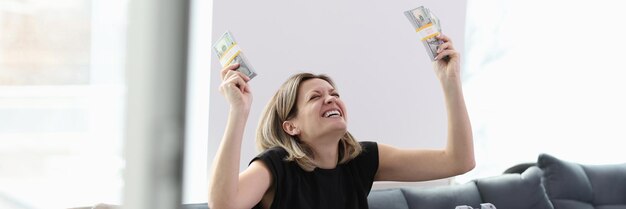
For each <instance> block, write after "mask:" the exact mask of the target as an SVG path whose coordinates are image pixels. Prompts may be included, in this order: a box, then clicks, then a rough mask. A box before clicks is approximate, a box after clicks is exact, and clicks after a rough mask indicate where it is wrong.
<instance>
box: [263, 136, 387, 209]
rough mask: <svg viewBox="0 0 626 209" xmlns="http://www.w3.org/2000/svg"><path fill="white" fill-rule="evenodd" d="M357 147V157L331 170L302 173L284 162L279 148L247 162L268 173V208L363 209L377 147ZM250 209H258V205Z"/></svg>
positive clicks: (284, 152)
mask: <svg viewBox="0 0 626 209" xmlns="http://www.w3.org/2000/svg"><path fill="white" fill-rule="evenodd" d="M360 144H361V146H362V147H363V151H362V152H361V153H360V154H359V156H357V157H356V158H354V159H352V160H350V161H348V162H347V163H344V164H339V165H337V167H335V168H334V169H321V168H315V169H314V170H313V171H311V172H308V171H306V170H303V169H302V168H300V166H298V164H297V163H296V162H294V161H291V162H288V161H285V160H284V159H285V157H286V156H287V151H285V150H284V149H283V148H281V147H273V148H270V149H268V150H265V151H264V152H263V153H261V154H259V155H258V156H257V157H255V158H254V159H252V161H251V162H250V163H252V162H254V161H255V160H262V162H263V163H265V165H266V166H267V167H268V168H269V170H270V172H271V174H272V178H273V186H274V188H275V193H274V200H273V202H272V205H271V207H270V209H367V208H368V206H367V195H368V194H369V192H370V189H371V188H372V183H373V182H374V175H376V171H377V170H378V144H376V143H375V142H360ZM254 209H262V206H261V204H260V203H259V204H257V205H256V206H255V207H254Z"/></svg>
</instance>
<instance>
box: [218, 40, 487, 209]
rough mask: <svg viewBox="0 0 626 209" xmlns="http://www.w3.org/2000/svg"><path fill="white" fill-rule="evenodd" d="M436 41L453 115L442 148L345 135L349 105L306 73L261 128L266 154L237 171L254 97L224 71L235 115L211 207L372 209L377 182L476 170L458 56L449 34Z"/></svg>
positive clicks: (268, 111)
mask: <svg viewBox="0 0 626 209" xmlns="http://www.w3.org/2000/svg"><path fill="white" fill-rule="evenodd" d="M438 38H439V39H441V40H443V42H444V43H443V44H442V45H441V46H440V47H439V49H438V55H437V57H436V61H435V62H434V68H435V74H436V75H437V78H438V79H439V81H440V83H441V85H442V88H443V90H444V96H445V102H446V108H447V112H448V139H447V140H448V141H447V146H446V147H445V149H443V150H420V149H400V148H397V147H393V146H390V145H385V144H377V143H375V142H357V141H356V140H355V139H354V138H353V137H352V135H351V134H350V133H349V132H348V131H347V116H348V114H347V112H346V107H345V106H344V104H343V102H342V101H341V99H340V97H339V94H338V92H337V90H336V89H335V86H334V84H333V82H332V80H330V78H328V77H326V76H324V75H313V74H307V73H301V74H297V75H294V76H292V77H291V78H290V79H289V80H287V81H286V82H285V83H284V84H283V85H282V86H281V88H280V89H279V90H278V92H277V93H276V94H275V95H274V97H273V98H272V99H271V100H270V102H269V103H268V105H267V107H266V108H265V111H264V113H263V116H262V118H261V120H260V122H259V127H258V129H257V144H258V145H259V147H260V148H261V149H263V150H264V151H263V152H262V153H261V154H260V155H259V156H257V157H256V158H254V159H253V160H252V161H251V163H250V165H249V167H248V168H247V169H246V170H245V171H243V172H242V173H238V172H239V164H240V159H239V158H240V152H241V141H242V138H243V132H244V127H245V123H246V120H247V118H248V115H249V112H250V105H251V102H252V95H251V93H250V87H249V86H248V84H247V81H249V78H247V77H246V76H245V75H244V74H242V73H240V72H237V71H236V69H237V67H238V65H230V66H227V67H226V68H224V69H223V70H222V72H221V75H222V84H221V86H220V91H221V93H222V94H223V95H224V96H225V97H226V99H227V100H228V102H229V103H230V110H229V116H228V122H227V126H226V130H225V133H224V136H223V139H222V141H221V145H220V147H219V149H218V151H217V154H216V157H215V159H214V163H213V164H214V167H213V169H212V170H213V173H212V177H211V182H212V183H211V188H210V191H209V192H210V195H209V196H210V199H209V207H210V208H214V209H223V208H259V209H261V208H265V209H268V208H272V209H276V208H350V209H352V208H367V207H368V206H367V195H368V194H369V191H370V189H371V186H372V183H373V181H425V180H434V179H441V178H446V177H451V176H455V175H459V174H463V173H465V172H467V171H469V170H471V169H473V168H474V165H475V162H474V150H473V142H472V131H471V125H470V121H469V117H468V114H467V110H466V107H465V102H464V99H463V92H462V88H461V80H460V63H459V62H460V57H459V53H458V52H457V51H456V50H455V49H454V46H453V44H452V42H451V41H450V39H449V38H448V37H446V36H444V35H440V36H439V37H438ZM412 140H413V139H412ZM407 165H411V166H407Z"/></svg>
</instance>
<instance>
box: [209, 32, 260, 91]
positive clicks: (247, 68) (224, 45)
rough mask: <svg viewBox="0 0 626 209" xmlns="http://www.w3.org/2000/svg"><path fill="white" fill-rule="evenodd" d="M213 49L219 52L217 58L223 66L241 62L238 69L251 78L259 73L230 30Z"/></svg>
mask: <svg viewBox="0 0 626 209" xmlns="http://www.w3.org/2000/svg"><path fill="white" fill-rule="evenodd" d="M213 51H215V53H216V54H217V58H218V59H219V61H220V64H221V65H222V67H225V66H227V65H230V64H235V63H239V68H237V71H239V72H242V73H243V74H245V75H247V76H248V77H249V78H250V79H252V78H254V77H255V76H256V75H257V74H256V72H255V71H254V69H253V68H252V66H251V65H250V62H248V59H246V56H245V55H244V54H243V52H242V51H241V48H240V47H239V45H238V44H237V42H236V41H235V38H234V37H233V35H232V34H231V33H230V31H226V32H225V33H224V34H223V35H222V36H221V37H220V38H219V39H218V40H217V41H216V42H215V44H213Z"/></svg>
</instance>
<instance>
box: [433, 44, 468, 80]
mask: <svg viewBox="0 0 626 209" xmlns="http://www.w3.org/2000/svg"><path fill="white" fill-rule="evenodd" d="M437 39H439V40H442V41H443V44H441V45H439V48H437V53H438V54H437V56H436V57H435V62H433V66H434V68H435V73H436V74H437V78H439V80H441V81H442V82H443V81H446V80H447V79H450V78H452V79H460V77H461V70H460V69H461V66H460V65H461V57H460V55H459V53H458V52H457V51H456V50H455V49H454V45H453V44H452V41H451V40H450V38H449V37H448V36H445V35H443V34H440V35H439V36H437Z"/></svg>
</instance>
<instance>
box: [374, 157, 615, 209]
mask: <svg viewBox="0 0 626 209" xmlns="http://www.w3.org/2000/svg"><path fill="white" fill-rule="evenodd" d="M534 165H535V166H531V167H529V168H528V169H525V170H524V171H523V172H522V173H519V174H518V173H516V174H503V175H499V176H495V177H489V178H483V179H477V180H473V181H471V182H469V183H465V184H461V185H453V186H441V187H436V188H429V189H423V188H396V189H386V190H374V191H372V192H371V193H370V195H369V197H368V198H369V204H370V209H454V208H455V206H457V205H469V206H472V207H475V208H476V207H478V206H479V205H480V203H484V202H489V203H493V204H494V205H495V206H496V207H497V208H499V209H626V164H613V165H582V164H578V163H573V162H567V161H563V160H560V159H557V158H555V157H553V156H550V155H548V154H541V155H539V158H538V160H537V163H535V164H534Z"/></svg>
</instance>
